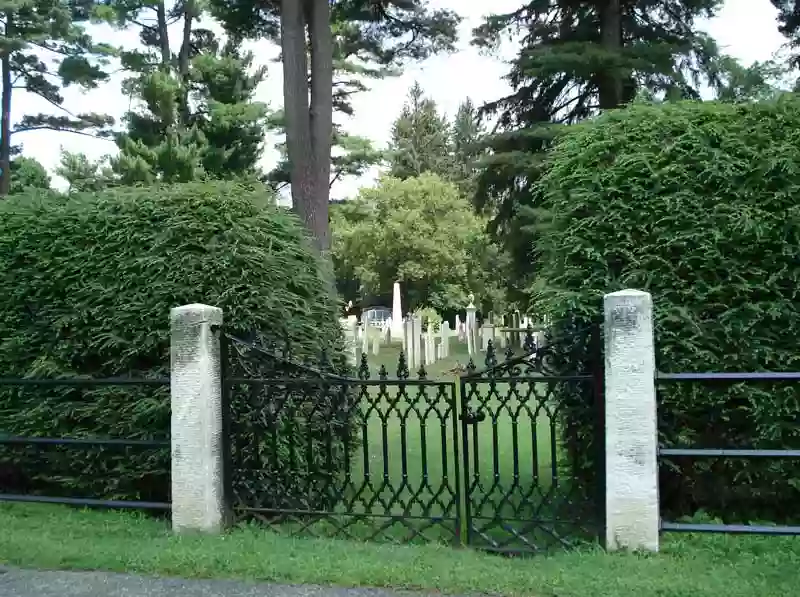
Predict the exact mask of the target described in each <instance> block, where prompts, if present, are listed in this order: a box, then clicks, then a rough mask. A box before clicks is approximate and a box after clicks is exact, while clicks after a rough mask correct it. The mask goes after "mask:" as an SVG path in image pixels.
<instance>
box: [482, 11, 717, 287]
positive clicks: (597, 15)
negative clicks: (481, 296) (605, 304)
mask: <svg viewBox="0 0 800 597" xmlns="http://www.w3.org/2000/svg"><path fill="white" fill-rule="evenodd" d="M720 4H721V2H720V0H670V2H667V3H665V2H663V0H625V1H623V2H620V0H596V1H594V2H574V1H572V0H529V1H527V2H525V3H524V4H523V5H522V6H521V7H520V8H519V9H518V10H515V11H513V12H511V13H508V14H502V15H492V16H490V17H489V18H488V19H487V20H486V21H485V23H484V24H483V25H481V26H480V27H478V28H477V29H476V30H475V31H474V40H473V43H474V44H476V45H478V46H480V47H483V48H487V49H488V48H492V47H495V46H496V45H497V44H499V43H500V41H501V39H503V38H504V37H505V36H506V34H507V33H509V32H513V31H522V32H523V36H522V43H521V45H520V47H519V50H518V52H517V56H516V58H515V59H514V60H512V61H511V69H510V72H509V74H508V80H509V81H510V83H511V86H512V93H511V94H510V95H509V96H507V97H503V98H500V99H498V100H497V101H494V102H491V103H489V104H487V105H486V106H484V107H483V111H484V112H485V113H486V114H488V115H491V116H495V117H496V118H497V130H496V133H497V134H496V135H495V136H494V137H493V139H492V141H491V149H492V152H491V155H490V156H488V157H487V158H486V159H485V160H484V162H483V166H484V170H483V172H482V174H481V177H480V180H479V185H478V188H477V191H476V195H475V202H476V207H477V208H478V209H481V210H484V209H485V210H489V211H490V212H491V213H492V214H493V215H494V221H493V229H494V231H495V233H497V234H498V235H499V236H500V237H502V238H503V239H504V240H505V241H506V244H507V246H508V247H509V248H510V249H511V251H512V254H513V255H514V261H515V262H516V263H517V264H518V265H519V266H520V274H524V273H525V272H530V270H531V264H532V263H533V262H534V260H535V256H534V255H531V254H530V252H529V251H530V243H525V244H524V245H519V246H517V245H516V244H515V243H514V239H516V238H521V236H520V235H519V234H518V232H519V227H520V226H524V225H527V223H526V220H525V218H520V217H519V216H520V215H521V214H527V216H526V217H527V218H528V220H527V222H529V220H530V218H533V217H535V216H533V212H531V211H530V210H531V208H533V207H535V204H536V196H535V192H534V183H535V181H536V180H537V179H538V176H539V171H540V164H541V157H542V154H541V152H542V151H543V150H544V149H545V148H546V147H547V144H548V142H549V141H550V140H551V139H552V137H553V135H555V134H557V132H558V127H559V126H560V125H566V124H572V123H575V122H578V121H580V120H583V119H585V118H588V117H590V116H592V115H594V114H597V113H598V111H600V110H602V109H609V108H615V107H618V106H621V105H623V104H626V103H628V102H630V101H632V100H633V99H634V98H635V97H636V96H637V95H638V94H639V93H640V92H642V91H645V92H647V93H649V94H651V95H652V96H654V97H669V98H672V97H689V98H696V97H699V93H698V85H699V82H700V80H701V79H702V78H703V76H706V77H707V76H708V75H709V74H713V72H712V71H713V69H712V65H713V62H714V59H715V57H716V55H717V52H716V46H715V44H714V43H713V41H712V40H711V39H710V38H709V37H708V36H707V35H705V34H703V33H701V32H699V31H697V29H696V26H695V22H696V20H697V19H700V18H709V17H711V16H713V15H714V12H715V11H716V9H717V8H718V7H719V5H720Z"/></svg>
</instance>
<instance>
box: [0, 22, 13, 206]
mask: <svg viewBox="0 0 800 597" xmlns="http://www.w3.org/2000/svg"><path fill="white" fill-rule="evenodd" d="M5 17H6V37H7V38H10V37H11V29H12V27H13V23H12V22H11V15H10V14H8V13H6V15H5ZM9 53H10V50H9V49H6V51H5V52H3V56H2V58H0V69H2V91H1V93H2V98H0V111H2V122H0V197H6V196H7V195H8V193H9V191H10V190H11V93H12V92H13V85H12V83H11V56H10V55H9Z"/></svg>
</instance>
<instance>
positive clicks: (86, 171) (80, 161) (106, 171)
mask: <svg viewBox="0 0 800 597" xmlns="http://www.w3.org/2000/svg"><path fill="white" fill-rule="evenodd" d="M56 174H57V175H58V176H60V177H61V178H63V179H64V180H66V181H67V185H68V187H67V193H72V192H76V193H81V192H87V191H90V192H91V191H100V190H102V189H104V188H106V187H108V186H111V185H113V184H115V181H114V173H113V171H112V170H111V168H110V167H109V166H108V158H105V159H101V160H94V161H93V160H90V159H89V158H88V157H86V155H85V154H83V153H73V152H71V151H64V152H62V153H61V162H60V163H59V165H58V166H57V167H56Z"/></svg>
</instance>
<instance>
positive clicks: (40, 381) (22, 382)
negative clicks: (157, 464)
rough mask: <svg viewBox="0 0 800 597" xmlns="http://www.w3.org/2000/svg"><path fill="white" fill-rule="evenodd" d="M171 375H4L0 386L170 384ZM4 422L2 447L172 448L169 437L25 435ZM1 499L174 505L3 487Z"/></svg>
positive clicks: (139, 506) (110, 505)
mask: <svg viewBox="0 0 800 597" xmlns="http://www.w3.org/2000/svg"><path fill="white" fill-rule="evenodd" d="M169 385H170V378H169V377H149V378H148V377H146V378H135V377H107V378H84V377H73V378H8V377H3V378H0V387H31V386H34V387H65V388H92V387H109V386H157V387H158V386H161V387H165V386H169ZM1 429H2V422H0V446H9V447H20V446H40V447H44V446H64V447H74V448H110V449H113V448H117V449H126V448H136V449H144V450H147V449H165V448H169V447H170V441H169V439H163V440H140V439H127V438H106V437H72V438H71V437H29V436H25V437H21V436H15V435H3V434H2V431H1ZM0 502H23V503H40V504H60V505H66V506H79V507H80V506H82V507H90V508H110V509H129V510H151V511H169V510H171V508H172V505H171V504H170V503H169V502H153V501H145V500H141V501H140V500H135V501H132V500H113V499H111V500H106V499H98V498H83V497H82V498H75V497H64V496H52V495H50V496H48V495H34V494H18V493H5V492H2V487H0Z"/></svg>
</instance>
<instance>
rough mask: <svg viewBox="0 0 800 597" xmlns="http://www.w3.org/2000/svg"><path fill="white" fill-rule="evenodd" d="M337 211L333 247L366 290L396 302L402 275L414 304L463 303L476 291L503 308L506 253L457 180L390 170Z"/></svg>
mask: <svg viewBox="0 0 800 597" xmlns="http://www.w3.org/2000/svg"><path fill="white" fill-rule="evenodd" d="M333 216H334V217H333V218H332V225H333V239H334V242H333V252H332V253H333V258H334V264H335V267H336V270H337V278H338V279H339V280H340V285H341V286H343V287H347V286H349V287H350V289H351V290H352V288H353V287H354V286H360V287H361V289H362V293H363V294H364V295H371V296H376V297H381V298H382V299H383V300H385V301H389V300H391V296H392V288H393V285H394V283H395V282H396V281H398V280H400V281H401V282H402V283H403V290H404V292H405V294H406V296H405V299H406V301H405V303H404V304H405V305H406V306H407V308H408V309H409V310H415V309H417V308H420V307H433V308H434V309H437V310H438V311H440V312H441V311H452V310H457V309H462V308H463V307H464V306H465V305H466V304H467V302H468V301H467V295H468V294H469V293H470V292H472V293H474V294H475V296H476V297H477V300H478V301H479V302H480V303H481V304H482V307H483V308H486V309H489V308H491V307H492V306H495V307H498V308H499V306H500V303H501V301H502V298H503V288H502V287H501V284H499V283H498V280H499V279H501V277H502V276H501V275H499V272H502V271H503V268H504V260H503V255H502V254H501V253H500V252H499V251H498V250H497V248H496V247H495V246H494V245H492V244H491V242H490V240H489V237H488V235H487V234H486V232H485V224H486V223H485V220H484V219H483V218H481V217H480V216H477V215H475V214H474V212H473V211H472V208H471V206H470V203H469V200H467V199H466V198H464V197H463V196H462V195H461V194H460V193H459V190H458V187H456V186H455V185H454V184H452V183H450V182H448V181H446V180H444V179H442V178H441V177H439V176H437V175H435V174H432V173H425V174H423V175H421V176H419V177H412V178H407V179H405V180H400V179H397V178H391V177H386V178H383V179H382V180H381V181H380V183H379V184H378V186H376V187H374V188H363V189H361V192H360V193H359V195H358V197H356V198H355V199H353V200H351V201H346V202H343V203H341V204H339V205H337V206H336V209H335V210H334V212H333ZM350 280H356V281H357V283H358V284H357V285H353V284H348V282H349V281H350ZM346 298H348V299H354V300H358V299H359V298H361V297H358V296H347V297H346Z"/></svg>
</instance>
